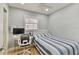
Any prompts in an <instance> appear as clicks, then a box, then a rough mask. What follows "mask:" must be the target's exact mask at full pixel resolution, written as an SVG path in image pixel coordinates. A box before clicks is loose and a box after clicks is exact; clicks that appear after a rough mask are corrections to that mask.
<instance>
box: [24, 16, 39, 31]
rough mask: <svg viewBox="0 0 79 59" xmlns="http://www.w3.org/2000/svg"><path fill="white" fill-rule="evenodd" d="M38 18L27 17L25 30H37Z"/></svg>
mask: <svg viewBox="0 0 79 59" xmlns="http://www.w3.org/2000/svg"><path fill="white" fill-rule="evenodd" d="M37 24H38V20H37V19H36V18H31V17H29V18H26V19H25V30H37V27H38V26H37Z"/></svg>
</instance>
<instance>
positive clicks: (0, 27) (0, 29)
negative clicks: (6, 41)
mask: <svg viewBox="0 0 79 59" xmlns="http://www.w3.org/2000/svg"><path fill="white" fill-rule="evenodd" d="M1 48H3V19H2V7H1V4H0V49H1Z"/></svg>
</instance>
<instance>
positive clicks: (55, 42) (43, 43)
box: [33, 32, 79, 55]
mask: <svg viewBox="0 0 79 59" xmlns="http://www.w3.org/2000/svg"><path fill="white" fill-rule="evenodd" d="M33 35H34V38H35V39H34V43H35V46H36V48H37V50H38V51H39V52H40V54H42V55H79V42H76V41H74V40H68V39H63V38H59V37H56V36H53V35H51V34H49V33H48V32H34V34H33Z"/></svg>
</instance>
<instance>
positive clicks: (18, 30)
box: [13, 28, 24, 34]
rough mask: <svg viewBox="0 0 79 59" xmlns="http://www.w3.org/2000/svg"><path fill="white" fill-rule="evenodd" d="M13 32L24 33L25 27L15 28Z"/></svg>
mask: <svg viewBox="0 0 79 59" xmlns="http://www.w3.org/2000/svg"><path fill="white" fill-rule="evenodd" d="M13 34H24V28H13Z"/></svg>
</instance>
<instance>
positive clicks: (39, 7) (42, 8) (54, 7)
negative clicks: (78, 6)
mask: <svg viewBox="0 0 79 59" xmlns="http://www.w3.org/2000/svg"><path fill="white" fill-rule="evenodd" d="M8 5H9V6H10V7H15V8H20V9H24V10H27V11H32V12H37V13H42V14H45V15H50V14H52V13H54V12H56V11H58V10H60V9H62V8H64V7H66V6H68V5H70V4H69V3H24V4H21V3H9V4H8Z"/></svg>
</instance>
